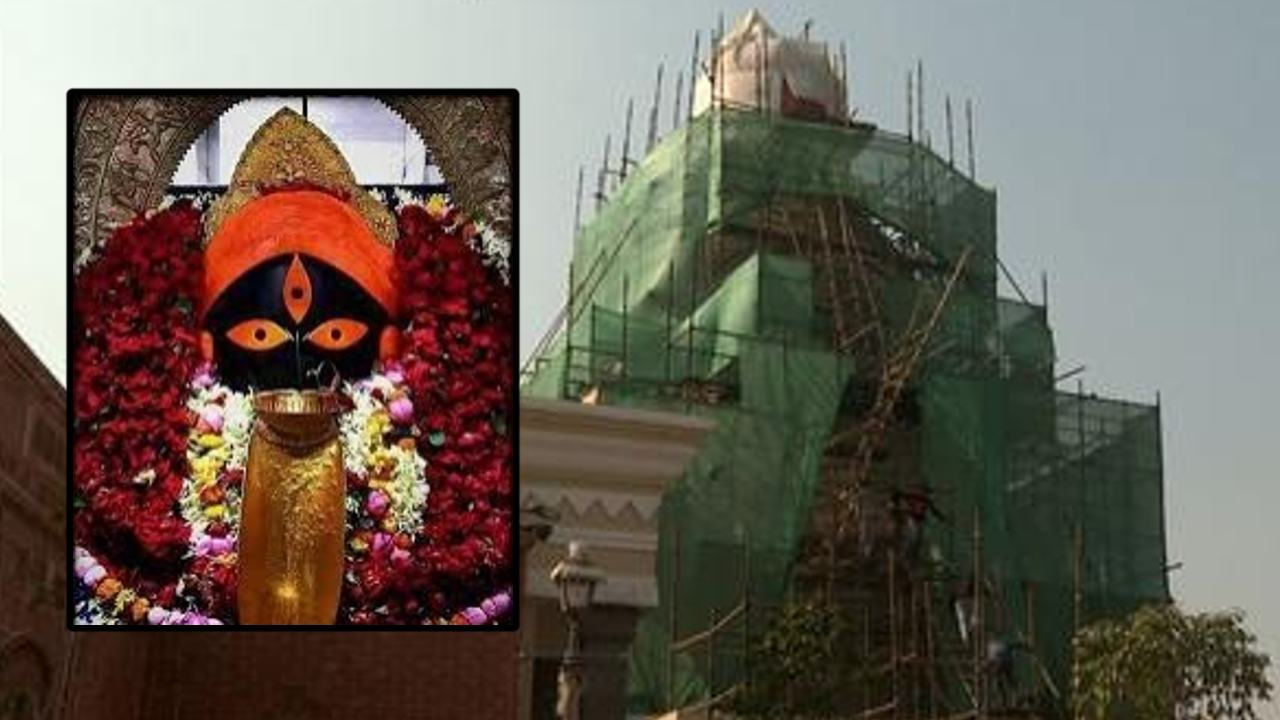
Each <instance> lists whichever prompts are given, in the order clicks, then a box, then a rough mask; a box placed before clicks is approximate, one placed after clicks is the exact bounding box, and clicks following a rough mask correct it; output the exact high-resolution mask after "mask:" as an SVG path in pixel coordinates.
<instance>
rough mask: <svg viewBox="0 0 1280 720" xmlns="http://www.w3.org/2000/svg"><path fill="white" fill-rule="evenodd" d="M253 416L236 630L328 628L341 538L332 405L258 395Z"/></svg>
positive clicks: (342, 512) (309, 395)
mask: <svg viewBox="0 0 1280 720" xmlns="http://www.w3.org/2000/svg"><path fill="white" fill-rule="evenodd" d="M254 409H255V411H256V416H257V422H256V424H255V426H254V431H253V437H252V438H251V439H250V441H249V458H248V462H247V463H246V467H245V479H244V495H243V497H244V500H243V503H242V505H241V524H240V548H239V553H240V560H239V566H240V577H239V583H238V584H239V588H238V601H237V605H238V609H239V615H240V622H241V623H242V624H245V625H268V624H279V625H328V624H332V623H333V622H334V620H335V619H336V617H337V613H338V601H339V597H340V595H341V594H342V572H343V544H344V542H345V534H346V505H345V501H346V473H345V471H344V469H343V463H342V444H341V442H340V441H339V439H338V428H337V415H338V412H339V404H338V398H337V396H336V395H335V394H333V393H329V392H315V391H304V392H298V391H294V390H288V391H272V392H264V393H259V394H258V395H256V396H255V397H254Z"/></svg>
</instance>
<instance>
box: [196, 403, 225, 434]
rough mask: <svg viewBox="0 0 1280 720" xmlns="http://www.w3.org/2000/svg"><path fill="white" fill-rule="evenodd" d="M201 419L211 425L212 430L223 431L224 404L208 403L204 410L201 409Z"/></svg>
mask: <svg viewBox="0 0 1280 720" xmlns="http://www.w3.org/2000/svg"><path fill="white" fill-rule="evenodd" d="M200 419H201V420H203V421H204V424H205V425H208V426H209V430H210V431H211V432H216V433H220V432H222V406H220V405H206V406H205V407H204V410H201V411H200Z"/></svg>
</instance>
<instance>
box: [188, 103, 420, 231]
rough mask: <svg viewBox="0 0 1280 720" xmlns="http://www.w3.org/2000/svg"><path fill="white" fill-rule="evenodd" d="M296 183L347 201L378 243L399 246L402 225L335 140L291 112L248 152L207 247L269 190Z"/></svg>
mask: <svg viewBox="0 0 1280 720" xmlns="http://www.w3.org/2000/svg"><path fill="white" fill-rule="evenodd" d="M292 183H300V184H306V185H312V186H316V187H321V188H324V189H326V190H331V191H334V192H337V193H339V194H341V195H343V196H345V197H346V198H347V202H348V203H350V204H351V206H352V207H354V208H355V209H356V211H357V212H359V213H360V215H361V217H363V218H364V220H365V222H366V223H368V225H369V229H370V230H371V231H372V232H373V234H374V236H376V237H377V238H378V240H380V241H381V242H382V243H384V244H386V245H387V246H388V247H391V246H394V245H395V239H396V221H395V218H394V217H392V215H391V212H390V211H388V210H387V208H386V206H384V205H383V204H382V203H380V202H378V201H377V199H375V198H374V197H373V196H372V195H370V194H369V193H367V192H365V191H364V189H363V188H361V187H360V186H359V185H358V184H356V178H355V174H354V173H352V172H351V166H350V165H348V164H347V160H346V158H344V157H342V153H341V152H340V151H339V150H338V147H337V146H336V145H334V144H333V141H332V140H330V139H329V136H327V135H325V134H324V132H322V131H321V130H320V128H318V127H316V126H315V125H312V124H311V123H309V122H307V120H306V119H305V118H303V117H302V116H301V115H299V114H298V113H296V112H294V111H292V110H290V109H289V108H282V109H281V110H279V111H278V112H277V113H276V114H275V115H272V116H271V118H270V119H268V120H267V121H266V122H265V123H263V124H262V126H261V127H259V128H258V130H257V132H255V133H254V134H253V137H252V138H251V139H250V140H249V144H248V145H246V146H245V149H244V153H242V154H241V155H240V161H239V162H237V163H236V170H235V172H234V173H232V175H231V184H230V185H228V186H227V192H226V194H224V195H223V196H222V197H221V198H219V199H218V201H217V202H215V203H214V204H213V206H212V207H211V208H209V213H208V214H207V215H206V216H205V244H208V242H209V239H210V238H212V237H213V236H214V234H215V233H217V231H218V228H219V227H221V225H222V223H223V221H225V220H226V219H227V218H229V217H231V216H232V215H233V214H235V212H236V211H237V210H239V209H240V208H242V207H244V206H245V205H247V204H248V203H250V202H251V201H253V200H254V199H255V198H257V197H258V196H259V195H260V194H261V193H262V191H263V190H264V189H267V188H271V187H278V186H282V185H289V184H292Z"/></svg>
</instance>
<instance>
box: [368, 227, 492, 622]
mask: <svg viewBox="0 0 1280 720" xmlns="http://www.w3.org/2000/svg"><path fill="white" fill-rule="evenodd" d="M399 224H400V239H399V241H398V242H397V244H396V269H397V272H398V274H399V277H398V282H399V288H400V300H401V308H402V318H403V320H404V321H405V325H404V327H403V332H404V354H403V357H402V358H401V363H400V364H401V366H402V368H403V370H404V375H405V379H406V383H407V385H408V386H409V388H410V390H411V392H412V400H413V404H414V407H415V408H417V413H416V414H417V426H418V430H419V437H420V440H419V451H420V452H422V453H423V455H424V457H425V458H426V460H427V481H428V482H429V483H430V485H431V494H430V496H429V498H428V501H427V508H426V517H425V530H424V532H423V534H422V536H421V537H420V538H419V539H418V541H417V543H416V544H414V546H413V547H411V548H408V550H409V552H408V553H405V552H400V553H396V552H393V551H392V549H384V551H383V552H371V553H369V555H368V556H367V557H365V558H362V559H361V560H358V561H356V563H355V568H353V569H354V571H355V574H356V577H357V578H358V579H359V580H360V583H359V585H358V586H356V587H351V588H349V589H348V594H349V597H348V600H349V601H350V603H349V605H348V607H351V613H350V615H349V620H350V621H352V622H357V623H360V622H378V621H383V622H386V621H390V622H396V621H398V620H397V619H396V618H397V617H402V618H405V619H413V618H414V617H415V616H418V615H419V614H424V615H427V616H431V617H437V618H440V617H444V618H448V617H450V616H452V615H454V614H456V613H457V612H459V611H461V610H462V609H463V608H466V607H469V606H474V605H477V604H479V603H480V602H481V601H482V600H483V599H484V598H486V597H488V596H489V595H491V594H493V593H494V592H496V591H497V590H500V589H501V588H503V587H510V586H511V585H512V584H513V583H512V577H511V576H512V571H513V563H512V538H511V517H512V516H511V513H512V511H513V508H514V501H513V494H512V483H511V471H512V468H511V461H512V454H511V440H510V436H509V434H508V432H507V425H508V423H509V422H511V421H513V420H514V417H513V409H514V407H513V399H514V391H515V388H514V382H513V372H512V369H513V367H514V355H513V348H512V342H511V339H512V332H511V329H512V325H511V323H512V320H513V318H512V315H513V307H512V293H511V291H510V289H509V288H508V287H507V286H506V285H505V284H504V283H503V281H502V280H501V278H500V277H499V275H498V273H497V272H496V271H495V270H493V269H491V268H488V267H486V266H485V265H484V263H483V261H482V258H481V256H480V255H479V253H477V252H476V251H475V250H474V249H472V248H471V247H470V246H469V245H468V240H469V239H470V237H471V235H472V234H473V233H474V232H475V228H474V226H473V225H471V224H470V223H468V222H465V221H464V220H463V219H462V218H460V217H458V216H457V215H456V211H454V210H450V211H449V212H448V213H447V214H445V215H444V216H443V217H433V216H432V215H431V214H429V213H427V212H426V211H425V210H424V209H423V208H421V207H418V206H412V205H411V206H407V207H405V208H403V209H402V210H401V211H400V213H399ZM374 607H377V608H379V609H380V610H381V611H382V612H384V613H387V614H388V615H389V616H390V617H388V618H386V619H382V618H376V617H375V616H374V615H373V613H372V611H371V610H370V609H369V608H374Z"/></svg>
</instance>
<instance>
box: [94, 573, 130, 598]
mask: <svg viewBox="0 0 1280 720" xmlns="http://www.w3.org/2000/svg"><path fill="white" fill-rule="evenodd" d="M123 588H124V586H123V585H121V584H120V581H119V580H117V579H115V578H113V577H109V578H104V579H103V581H102V582H100V583H98V589H97V594H98V599H99V600H101V601H103V602H107V601H108V600H111V599H112V598H114V597H115V596H116V595H117V594H118V593H119V592H120V590H122V589H123Z"/></svg>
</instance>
